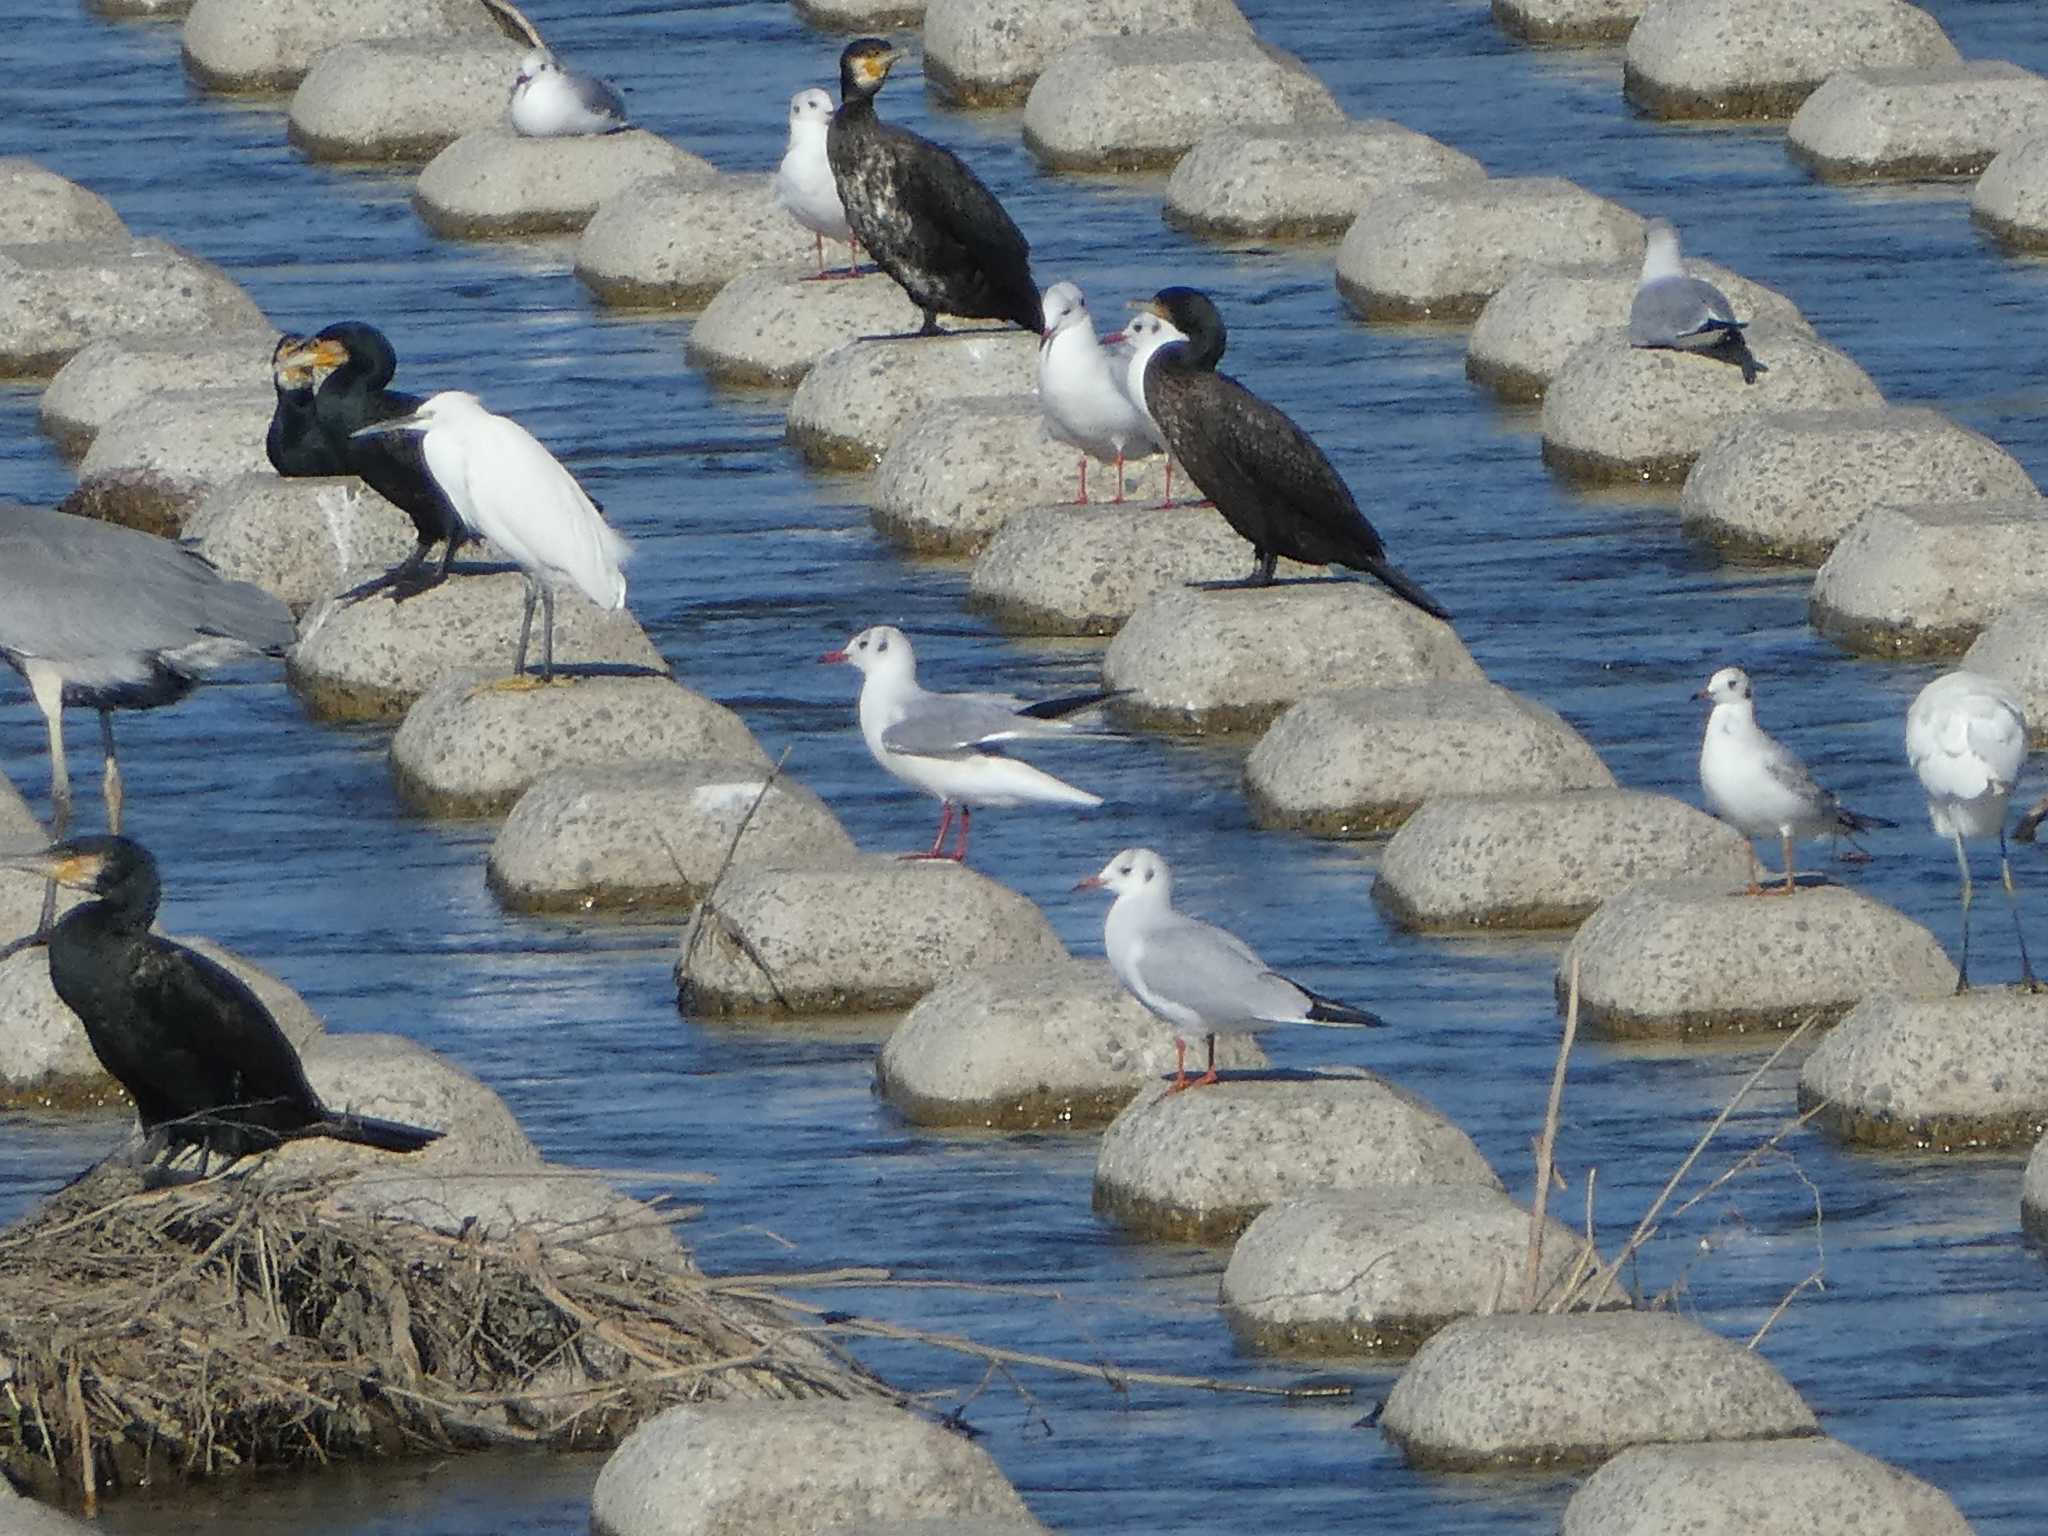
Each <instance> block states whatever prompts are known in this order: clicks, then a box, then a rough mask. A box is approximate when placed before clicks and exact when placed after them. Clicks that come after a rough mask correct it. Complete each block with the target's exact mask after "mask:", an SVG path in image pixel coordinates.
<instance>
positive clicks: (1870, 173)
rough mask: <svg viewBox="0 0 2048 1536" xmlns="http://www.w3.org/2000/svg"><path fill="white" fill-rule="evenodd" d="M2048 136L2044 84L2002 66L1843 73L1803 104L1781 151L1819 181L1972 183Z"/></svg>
mask: <svg viewBox="0 0 2048 1536" xmlns="http://www.w3.org/2000/svg"><path fill="white" fill-rule="evenodd" d="M2043 129H2048V80H2044V79H2042V78H2041V77H2040V76H2039V75H2037V74H2035V73H2034V72H2033V71H2032V70H2026V69H2021V68H2020V67H2019V66H2018V65H2017V64H2008V63H2007V62H2006V61H2005V60H2003V59H1971V60H1969V61H1968V62H1966V63H1955V64H1918V65H1909V66H1907V67H1905V68H1902V69H1845V70H1843V71H1842V72H1841V73H1840V74H1838V75H1831V76H1830V77H1829V78H1828V80H1827V83H1826V84H1824V85H1823V86H1821V88H1820V89H1819V90H1817V91H1815V92H1814V93H1813V94H1812V95H1811V96H1809V97H1807V98H1806V101H1805V104H1804V105H1802V106H1801V107H1800V109H1799V111H1798V114H1797V115H1796V116H1795V117H1793V119H1792V126H1791V128H1789V129H1788V130H1787V131H1786V139H1785V144H1786V147H1787V148H1788V149H1790V150H1791V152H1792V157H1793V158H1794V159H1795V160H1798V161H1799V162H1800V163H1801V164H1802V165H1804V166H1806V167H1807V169H1809V170H1811V171H1812V172H1813V173H1814V174H1815V175H1816V176H1819V177H1820V178H1821V179H1822V180H1823V181H1867V180H1875V179H1878V178H1881V177H1891V178H1905V177H1929V176H1974V175H1976V174H1977V173H1978V172H1979V171H1981V170H1983V169H1984V168H1985V167H1986V166H1987V165H1989V164H1990V163H1991V160H1992V157H1993V156H1994V155H1996V154H1997V153H1998V152H1999V151H2000V150H2001V149H2004V148H2005V147H2006V146H2007V145H2008V144H2014V143H2017V142H2018V141H2020V140H2021V139H2024V138H2026V137H2028V136H2029V135H2031V134H2035V133H2039V132H2041V131H2042V130H2043Z"/></svg>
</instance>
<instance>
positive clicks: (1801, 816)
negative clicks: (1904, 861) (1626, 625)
mask: <svg viewBox="0 0 2048 1536" xmlns="http://www.w3.org/2000/svg"><path fill="white" fill-rule="evenodd" d="M1693 697H1694V698H1696V699H1710V700H1712V701H1713V705H1714V707H1713V709H1712V710H1711V711H1710V712H1709V713H1708V715H1707V731H1706V735H1705V737H1704V738H1703V739H1702V740H1701V742H1700V788H1701V789H1703V790H1705V791H1706V795H1707V804H1708V805H1709V806H1710V807H1712V809H1713V812H1714V814H1715V815H1716V816H1719V817H1720V818H1721V819H1722V820H1723V821H1725V822H1727V823H1728V824H1729V825H1730V826H1732V827H1734V828H1735V830H1736V831H1738V832H1740V833H1741V834H1742V835H1743V836H1744V837H1746V838H1756V837H1776V838H1777V839H1778V841H1779V846H1780V847H1781V848H1782V849H1783V851H1784V856H1785V883H1784V885H1783V886H1781V887H1775V889H1780V890H1786V891H1793V890H1797V889H1798V881H1797V879H1796V877H1795V874H1794V870H1793V859H1792V852H1793V845H1794V844H1796V843H1797V842H1798V841H1799V839H1801V838H1805V837H1825V836H1827V835H1829V834H1830V833H1836V832H1867V831H1869V830H1870V829H1871V828H1873V827H1891V826H1896V825H1898V823H1896V822H1891V821H1885V820H1883V819H1881V818H1879V817H1876V816H1861V815H1858V814H1857V813H1856V812H1854V811H1852V810H1850V809H1849V808H1848V807H1846V806H1845V805H1843V804H1842V802H1841V801H1839V800H1837V799H1836V798H1835V797H1834V795H1833V794H1832V793H1831V792H1830V791H1828V790H1825V789H1823V788H1821V787H1820V785H1818V784H1816V783H1815V782H1814V779H1813V775H1812V774H1810V773H1808V772H1807V771H1806V765H1805V764H1804V763H1802V762H1800V761H1799V759H1798V758H1796V757H1794V756H1793V755H1792V754H1791V753H1790V752H1788V751H1787V750H1786V749H1785V748H1784V747H1782V746H1780V745H1779V744H1778V743H1777V742H1775V741H1773V740H1772V739H1771V738H1770V737H1769V736H1768V735H1766V734H1765V732H1764V729H1763V727H1761V726H1760V725H1758V724H1757V723H1756V705H1755V703H1754V701H1753V700H1752V699H1751V697H1750V687H1749V674H1748V673H1747V672H1744V671H1743V670H1742V668H1740V667H1723V668H1722V669H1721V670H1720V671H1718V672H1716V673H1715V674H1714V675H1713V676H1712V677H1711V678H1709V679H1708V680H1707V686H1706V687H1705V688H1703V689H1702V690H1701V691H1700V692H1698V693H1696V694H1694V695H1693ZM1763 889H1764V888H1763V886H1762V885H1761V884H1759V883H1758V880H1757V861H1756V849H1755V848H1754V847H1752V848H1751V849H1750V850H1749V893H1750V894H1751V895H1752V896H1757V895H1761V894H1763Z"/></svg>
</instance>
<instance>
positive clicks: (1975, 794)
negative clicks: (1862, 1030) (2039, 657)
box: [1906, 672, 2039, 992]
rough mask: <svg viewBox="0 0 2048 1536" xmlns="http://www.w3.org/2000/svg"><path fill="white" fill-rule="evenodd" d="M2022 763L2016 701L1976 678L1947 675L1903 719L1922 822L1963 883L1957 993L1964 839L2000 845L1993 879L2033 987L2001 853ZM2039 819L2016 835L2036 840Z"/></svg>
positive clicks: (1966, 981) (2022, 722) (2021, 717)
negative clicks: (1920, 793) (1945, 846)
mask: <svg viewBox="0 0 2048 1536" xmlns="http://www.w3.org/2000/svg"><path fill="white" fill-rule="evenodd" d="M2026 756H2027V716H2026V710H2025V708H2024V707H2023V706H2022V705H2021V703H2020V697H2019V695H2018V694H2017V693H2015V692H2014V691H2013V690H2012V689H2011V688H2009V687H2007V686H2006V685H2005V684H2004V683H2002V682H2000V681H1999V680H1998V679H1997V678H1995V677H1986V676H1984V674H1983V673H1981V672H1949V673H1945V674H1943V675H1942V676H1940V677H1937V678H1936V679H1935V680H1934V681H1933V682H1931V683H1929V684H1928V685H1927V686H1926V687H1925V688H1922V689H1921V690H1920V692H1919V695H1918V696H1917V697H1916V698H1915V699H1914V700H1913V704H1912V707H1911V708H1909V709H1908V710H1907V711H1906V760H1907V761H1908V762H1910V763H1911V764H1912V765H1913V772H1914V773H1915V774H1917V775H1918V776H1919V779H1920V787H1921V788H1922V789H1924V790H1926V791H1927V817H1928V820H1930V821H1931V822H1933V823H1934V830H1935V831H1936V832H1937V833H1938V834H1940V835H1941V836H1943V837H1947V838H1949V839H1951V840H1952V841H1953V842H1954V843H1955V846H1956V868H1957V870H1958V871H1959V872H1960V873H1961V875H1962V881H1963V892H1962V903H1963V952H1962V959H1961V961H1960V963H1959V964H1958V965H1957V966H1956V990H1957V991H1958V992H1962V991H1966V990H1968V988H1969V985H1970V898H1971V895H1972V889H1971V884H1970V858H1969V855H1968V853H1967V852H1965V850H1964V848H1963V839H1965V838H1969V837H1996V838H1997V839H1998V872H1999V876H2000V878H2001V879H2002V880H2003V882H2004V884H2005V895H2006V900H2007V901H2009V902H2010V903H2011V904H2012V930H2013V936H2014V937H2015V938H2017V939H2018V940H2019V946H2020V979H2021V980H2022V981H2023V982H2024V983H2025V984H2026V988H2027V990H2028V991H2029V992H2032V991H2035V990H2037V989H2038V987H2039V983H2038V982H2036V981H2035V980H2034V967H2033V964H2032V963H2031V962H2030V961H2029V960H2028V959H2027V936H2026V934H2025V932H2024V931H2023V930H2022V929H2021V927H2020V898H2019V892H2018V891H2017V890H2015V889H2014V888H2013V883H2012V860H2011V859H2010V858H2009V857H2008V856H2007V854H2006V849H2005V805H2006V801H2007V800H2008V799H2009V798H2010V797H2011V795H2012V789H2013V784H2014V782H2015V781H2016V780H2017V779H2018V778H2019V773H2020V764H2021V763H2023V762H2024V761H2025V760H2026ZM2037 824H2038V819H2037V818H2033V817H2031V816H2030V817H2029V818H2028V819H2026V820H2023V821H2022V822H2021V824H2020V833H2019V835H2020V836H2021V838H2023V839H2024V840H2026V841H2029V842H2031V841H2032V840H2033V829H2034V826H2035V825H2037Z"/></svg>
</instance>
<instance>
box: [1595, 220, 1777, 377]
mask: <svg viewBox="0 0 2048 1536" xmlns="http://www.w3.org/2000/svg"><path fill="white" fill-rule="evenodd" d="M1743 324H1744V322H1743V321H1740V320H1738V319H1736V318H1735V307H1734V306H1733V305H1732V304H1730V303H1729V302H1728V295H1727V294H1725V293H1723V292H1722V291H1721V290H1720V289H1718V288H1716V287H1715V286H1714V285H1713V284H1712V283H1710V282H1708V281H1706V279H1704V278H1699V277H1689V276H1687V275H1686V270H1685V264H1684V262H1683V261H1681V260H1680V259H1679V254H1678V231H1677V230H1676V229H1674V228H1673V227H1672V224H1671V221H1670V220H1669V219H1652V220H1650V226H1649V230H1648V233H1647V235H1646V237H1645V239H1644V242H1643V274H1642V276H1641V277H1639V278H1638V279H1637V280H1636V296H1635V300H1634V302H1633V303H1631V304H1630V305H1629V310H1628V344H1629V345H1630V346H1632V347H1665V348H1669V349H1671V350H1673V351H1678V352H1703V353H1705V354H1707V355H1708V356H1709V357H1718V358H1720V359H1721V360H1722V361H1723V362H1726V363H1733V364H1734V365H1735V366H1736V367H1738V368H1740V369H1741V370H1742V382H1743V383H1745V384H1754V383H1755V382H1756V376H1757V375H1758V374H1760V373H1768V372H1770V370H1769V369H1768V368H1766V367H1764V365H1763V364H1762V363H1760V362H1758V361H1757V360H1756V356H1755V354H1753V353H1752V352H1751V351H1750V350H1749V343H1748V342H1747V341H1746V340H1744V339H1743V335H1742V327H1743Z"/></svg>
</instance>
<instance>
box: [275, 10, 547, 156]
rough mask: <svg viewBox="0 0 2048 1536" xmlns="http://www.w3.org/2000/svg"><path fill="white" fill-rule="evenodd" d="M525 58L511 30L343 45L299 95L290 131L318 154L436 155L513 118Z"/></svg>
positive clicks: (318, 65)
mask: <svg viewBox="0 0 2048 1536" xmlns="http://www.w3.org/2000/svg"><path fill="white" fill-rule="evenodd" d="M524 56H525V48H524V46H523V45H521V44H518V43H514V42H513V41H511V39H509V38H505V37H496V38H492V37H477V38H468V39H463V38H428V39H424V40H407V41H396V42H385V43H343V44H342V45H341V46H339V47H336V48H330V49H328V50H327V51H326V52H325V53H323V54H321V55H320V56H319V57H318V58H317V59H315V60H314V61H313V67H312V68H311V69H310V70H308V71H307V73H306V78H305V79H304V80H303V81H302V82H300V84H299V88H298V90H296V91H294V92H293V93H292V105H291V112H290V114H289V118H288V121H287V125H286V126H287V131H288V132H289V134H290V136H291V141H292V143H294V144H296V145H297V146H298V147H299V148H300V149H301V150H303V151H304V152H305V153H306V154H307V155H309V156H311V157H312V158H313V159H315V160H338V161H405V162H408V163H410V162H418V161H426V160H431V159H432V158H433V157H434V156H435V155H437V154H439V153H440V152H441V151H442V150H443V149H445V148H447V147H448V146H449V145H450V144H453V143H454V142H455V141H456V140H457V139H459V138H461V137H462V136H463V135H464V134H466V133H474V132H476V131H477V130H478V129H482V128H488V127H490V126H491V125H492V124H494V123H496V122H497V121H498V120H499V119H500V118H501V117H503V116H504V115H505V100H506V96H507V93H508V92H510V90H511V88H512V87H511V81H512V78H513V76H514V75H516V74H517V73H518V72H519V61H520V59H521V58H522V57H524Z"/></svg>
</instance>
